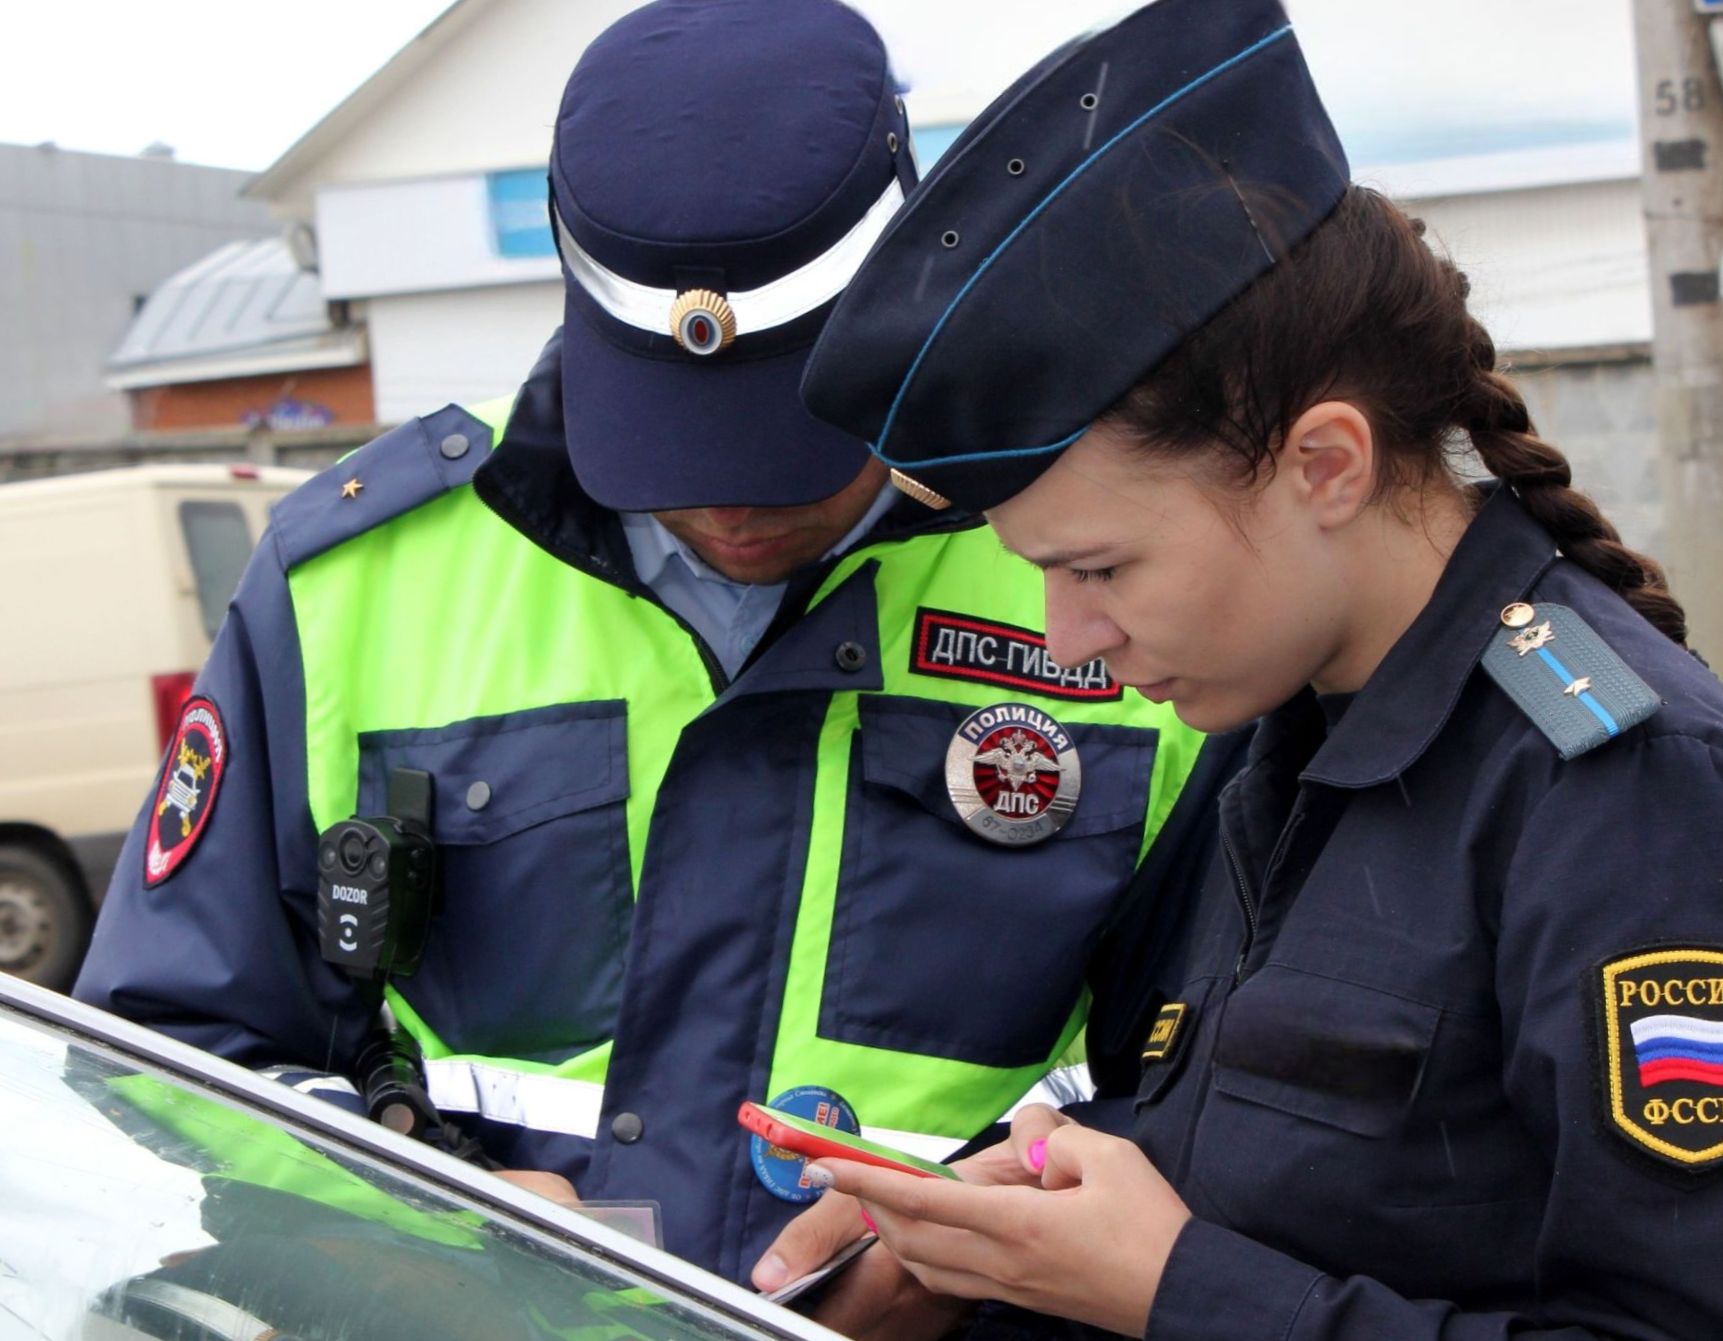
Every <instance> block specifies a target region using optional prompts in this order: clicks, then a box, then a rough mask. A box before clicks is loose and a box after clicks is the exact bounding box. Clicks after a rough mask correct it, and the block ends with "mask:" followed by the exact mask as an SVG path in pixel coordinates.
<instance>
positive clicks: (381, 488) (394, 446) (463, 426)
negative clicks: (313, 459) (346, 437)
mask: <svg viewBox="0 0 1723 1341" xmlns="http://www.w3.org/2000/svg"><path fill="white" fill-rule="evenodd" d="M490 445H491V430H490V429H489V428H488V427H487V426H486V425H485V424H484V422H483V421H481V420H479V419H477V418H475V417H474V416H473V415H471V414H469V413H468V412H467V411H466V410H463V409H461V407H460V406H458V405H450V406H448V407H446V408H444V409H441V410H438V411H437V412H436V413H435V414H431V415H426V416H425V417H424V418H422V419H410V420H408V421H407V422H406V423H404V424H401V425H399V426H398V427H396V428H392V429H390V430H389V431H388V432H387V433H385V434H383V435H382V436H381V437H378V438H373V439H372V440H371V441H370V442H368V443H366V444H365V445H364V446H363V447H361V448H360V449H359V450H358V451H356V452H354V453H352V454H351V455H350V456H345V457H343V458H342V459H341V460H339V461H337V462H336V463H335V464H334V465H332V466H330V467H329V468H328V469H327V470H325V471H323V472H322V473H321V474H318V475H314V476H312V477H311V478H310V479H308V480H307V481H305V483H304V484H302V485H300V486H299V487H298V488H297V489H295V490H294V491H293V492H292V493H290V494H289V495H287V497H286V498H283V499H282V500H281V501H280V502H279V503H277V504H276V505H275V509H274V511H273V512H272V513H271V515H270V524H271V526H272V527H273V528H274V530H275V532H276V536H277V540H278V543H279V545H280V548H281V557H282V561H283V563H284V564H285V565H286V566H287V567H288V568H293V567H295V566H297V565H299V564H302V563H304V562H305V561H306V560H307V559H311V558H314V557H316V556H317V555H319V554H322V553H323V552H324V551H325V550H329V549H333V548H334V547H335V546H336V545H339V544H340V543H341V542H342V541H344V540H350V539H352V538H353V537H354V536H356V535H361V534H363V533H364V532H366V531H369V530H371V529H372V528H373V527H377V526H381V525H382V524H383V523H384V522H386V521H390V520H392V519H393V518H395V517H399V516H400V515H401V514H402V513H405V512H410V511H412V509H414V508H416V507H418V506H419V505H420V504H421V503H426V502H429V501H430V500H431V499H433V498H435V497H436V496H437V495H438V494H442V493H447V492H448V491H449V490H450V489H455V488H458V487H460V486H461V485H463V484H466V483H468V482H469V481H470V480H471V479H472V478H473V472H474V471H475V470H477V469H478V468H479V463H480V462H482V461H483V460H484V459H485V456H486V454H487V453H488V452H489V450H490Z"/></svg>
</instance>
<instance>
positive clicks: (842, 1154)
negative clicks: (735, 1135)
mask: <svg viewBox="0 0 1723 1341" xmlns="http://www.w3.org/2000/svg"><path fill="white" fill-rule="evenodd" d="M736 1121H738V1122H740V1123H741V1124H742V1125H743V1126H744V1127H746V1128H747V1129H748V1130H749V1131H751V1132H753V1133H754V1134H755V1135H756V1136H763V1137H764V1138H765V1139H766V1141H767V1142H768V1143H769V1144H771V1145H775V1146H777V1147H778V1148H779V1149H780V1150H788V1151H790V1152H791V1153H792V1154H797V1155H802V1156H805V1157H806V1158H808V1159H853V1160H855V1161H857V1162H858V1163H861V1164H872V1165H874V1166H876V1167H878V1168H881V1169H896V1170H897V1171H898V1172H899V1173H913V1174H915V1175H916V1176H917V1177H920V1178H950V1179H952V1180H953V1181H956V1182H961V1181H962V1179H961V1178H960V1177H959V1176H958V1175H957V1174H956V1173H955V1172H954V1171H952V1170H951V1169H949V1168H947V1167H946V1166H945V1165H943V1164H935V1163H934V1162H933V1161H932V1160H928V1159H921V1158H919V1157H917V1156H915V1155H911V1154H909V1153H908V1152H907V1151H903V1150H893V1149H892V1148H891V1147H890V1146H889V1145H880V1144H878V1143H877V1142H875V1141H864V1140H862V1138H861V1137H859V1136H851V1135H850V1134H849V1133H848V1132H847V1131H838V1130H837V1129H836V1128H835V1127H824V1126H821V1125H820V1124H819V1123H818V1122H810V1121H809V1120H808V1119H807V1118H801V1117H797V1116H796V1115H795V1114H794V1113H782V1112H779V1111H778V1110H777V1109H776V1108H767V1107H766V1106H765V1105H764V1104H757V1103H754V1102H753V1101H752V1100H749V1101H748V1102H746V1103H744V1104H743V1105H742V1106H741V1108H739V1109H738V1110H737V1111H736Z"/></svg>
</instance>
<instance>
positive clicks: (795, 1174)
mask: <svg viewBox="0 0 1723 1341" xmlns="http://www.w3.org/2000/svg"><path fill="white" fill-rule="evenodd" d="M767 1107H768V1108H776V1109H778V1110H779V1111H781V1112H785V1113H793V1114H794V1115H795V1116H796V1117H802V1118H807V1119H808V1120H809V1121H810V1122H817V1123H819V1124H820V1125H821V1126H822V1127H832V1128H835V1129H836V1130H838V1131H847V1132H848V1133H849V1134H850V1135H851V1136H860V1135H861V1122H860V1121H859V1120H858V1119H857V1118H856V1110H855V1109H853V1108H851V1107H850V1105H849V1101H848V1100H847V1099H845V1098H844V1097H843V1095H841V1094H839V1093H838V1092H837V1091H836V1090H828V1089H826V1088H825V1087H823V1086H821V1085H798V1086H796V1088H795V1089H793V1090H785V1091H784V1092H783V1093H782V1094H780V1095H779V1096H778V1097H777V1098H776V1099H773V1100H772V1102H771V1103H770V1104H768V1105H767ZM748 1144H749V1150H748V1153H749V1155H750V1156H751V1157H752V1159H753V1161H754V1177H756V1178H758V1179H759V1180H760V1184H761V1186H763V1187H764V1188H765V1189H766V1191H768V1192H770V1193H771V1194H772V1195H773V1196H774V1197H777V1198H778V1199H779V1200H780V1201H791V1202H795V1203H797V1204H798V1205H805V1204H806V1203H807V1202H810V1201H817V1200H818V1199H819V1195H820V1193H821V1192H823V1191H824V1190H825V1189H824V1188H819V1187H815V1186H814V1185H813V1184H812V1183H810V1182H809V1181H808V1161H807V1159H806V1158H805V1157H804V1156H802V1155H798V1154H796V1153H795V1151H793V1150H780V1149H779V1148H778V1147H777V1146H775V1145H771V1144H769V1143H768V1142H767V1140H766V1138H765V1137H764V1136H753V1137H750V1138H749V1142H748Z"/></svg>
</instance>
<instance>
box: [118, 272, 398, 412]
mask: <svg viewBox="0 0 1723 1341" xmlns="http://www.w3.org/2000/svg"><path fill="white" fill-rule="evenodd" d="M363 357H364V353H363V345H362V343H361V342H358V341H357V339H356V333H354V332H352V331H349V330H346V329H343V328H338V327H337V326H336V325H335V323H334V322H333V321H331V319H330V316H329V305H328V303H326V302H325V301H324V299H323V290H322V286H321V284H320V283H319V282H318V277H317V275H316V273H315V272H314V271H310V270H302V269H301V268H300V267H299V265H298V263H297V262H296V261H295V260H294V258H293V256H292V254H291V252H290V251H289V249H288V246H287V243H286V241H285V240H284V239H281V238H265V239H263V240H262V241H258V242H229V243H227V244H226V245H224V246H221V247H218V248H217V249H216V250H215V251H213V252H211V253H210V254H209V255H207V256H205V257H204V258H203V259H202V260H200V261H195V262H193V263H192V264H191V265H189V266H187V267H186V268H185V269H183V270H181V271H179V272H178V273H176V274H174V275H172V276H170V277H169V278H168V279H167V280H165V281H164V282H163V283H161V284H160V285H158V286H157V287H156V289H155V290H154V291H153V292H152V293H151V294H150V296H149V298H148V299H147V300H146V301H145V303H144V305H143V307H142V308H141V309H139V311H138V314H137V315H136V316H135V317H134V318H133V319H132V324H131V325H130V326H129V327H128V328H127V330H126V334H125V337H124V338H123V339H122V340H121V341H120V345H119V348H118V349H116V350H115V351H114V353H113V355H112V356H111V357H110V358H109V359H108V373H109V385H111V386H118V387H132V386H147V385H156V384H159V383H162V382H169V381H195V380H204V379H207V378H211V377H221V376H236V375H240V374H241V373H242V372H248V371H262V370H264V368H259V367H254V366H252V365H255V364H257V363H258V362H259V361H260V360H261V362H262V363H263V364H264V365H265V367H266V368H267V370H269V371H288V370H292V369H301V368H308V367H333V366H342V365H346V364H352V363H358V362H362V361H363ZM236 358H242V359H243V362H244V364H245V365H246V366H244V367H240V366H238V365H237V364H236V363H235V359H236Z"/></svg>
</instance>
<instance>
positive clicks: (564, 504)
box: [473, 330, 982, 591]
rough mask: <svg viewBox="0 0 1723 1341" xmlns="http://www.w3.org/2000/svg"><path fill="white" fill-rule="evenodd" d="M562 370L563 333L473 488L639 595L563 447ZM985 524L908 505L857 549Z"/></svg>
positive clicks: (629, 562)
mask: <svg viewBox="0 0 1723 1341" xmlns="http://www.w3.org/2000/svg"><path fill="white" fill-rule="evenodd" d="M561 362H562V332H561V331H560V330H559V331H557V333H556V334H555V335H553V336H551V338H550V343H549V344H547V345H546V346H545V347H544V351H543V352H542V353H541V354H540V355H539V357H538V362H537V363H536V364H534V365H533V370H532V372H531V373H529V374H528V376H527V380H526V382H525V383H524V384H523V385H522V386H521V389H520V393H519V395H518V396H517V397H516V400H515V405H514V409H513V411H512V412H511V413H510V415H509V421H508V426H507V428H506V429H504V431H503V436H502V439H501V441H500V442H498V443H497V445H496V446H495V448H494V449H493V450H492V451H491V454H490V456H489V457H488V458H487V459H486V461H485V463H484V464H483V465H481V466H480V467H479V468H478V470H477V472H476V473H475V474H474V476H473V488H474V490H475V491H476V492H477V494H478V496H479V498H480V499H482V500H483V501H484V503H485V504H486V506H488V507H489V508H490V509H491V510H492V511H493V512H495V513H497V515H498V516H500V517H501V518H502V519H503V520H504V521H506V522H508V523H509V525H511V526H513V527H514V528H515V529H516V530H517V531H519V532H521V534H522V535H524V536H526V537H527V538H528V539H529V540H531V541H533V542H534V543H535V544H537V545H539V546H540V547H541V548H543V549H545V550H547V551H549V552H550V553H551V554H553V555H554V556H556V557H557V558H559V559H561V560H563V561H564V562H565V563H572V564H574V565H575V566H577V567H579V568H582V569H585V570H586V571H589V572H592V573H594V574H596V575H597V576H599V577H603V578H605V579H607V580H608V581H611V582H614V583H616V584H617V585H618V586H622V587H629V588H634V587H638V586H640V585H641V582H640V579H639V577H638V575H636V573H635V571H634V560H633V556H632V555H631V554H630V553H629V549H628V541H627V538H626V536H624V534H623V531H622V523H621V522H620V521H619V520H618V518H617V515H616V514H615V513H614V512H612V511H610V510H609V509H608V508H605V507H601V506H600V505H599V504H598V503H596V502H594V501H593V500H592V499H591V498H590V497H588V496H587V494H586V492H585V490H583V489H582V488H581V487H580V483H579V481H578V480H576V479H575V475H574V467H573V465H572V464H571V463H570V462H569V458H568V448H567V446H566V444H565V443H564V441H563V428H562V423H563V420H562V373H561ZM981 524H982V519H981V518H980V517H978V516H975V515H973V514H959V515H956V516H953V515H951V514H950V513H943V512H931V511H929V510H928V509H927V508H925V507H923V506H922V505H921V504H919V503H917V502H915V501H914V500H913V499H909V498H902V499H899V500H898V502H897V505H896V506H895V507H893V508H892V509H891V510H890V511H888V512H887V513H886V514H885V516H884V517H882V518H880V520H879V522H878V524H877V525H876V526H875V527H874V528H873V530H872V531H870V532H868V534H867V535H866V536H864V537H863V538H862V539H861V540H860V541H859V542H857V544H856V545H855V546H854V549H860V548H862V547H863V546H865V545H874V544H879V543H881V542H882V541H890V540H907V539H910V538H911V537H913V536H919V535H933V534H938V533H943V532H947V531H962V530H967V529H969V528H971V527H974V526H980V525H981ZM852 552H853V550H852ZM818 567H821V568H823V567H824V565H820V566H818ZM800 576H801V575H799V574H798V577H800ZM798 585H799V584H798ZM815 585H816V586H817V582H816V583H815ZM811 590H812V588H810V591H811Z"/></svg>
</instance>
